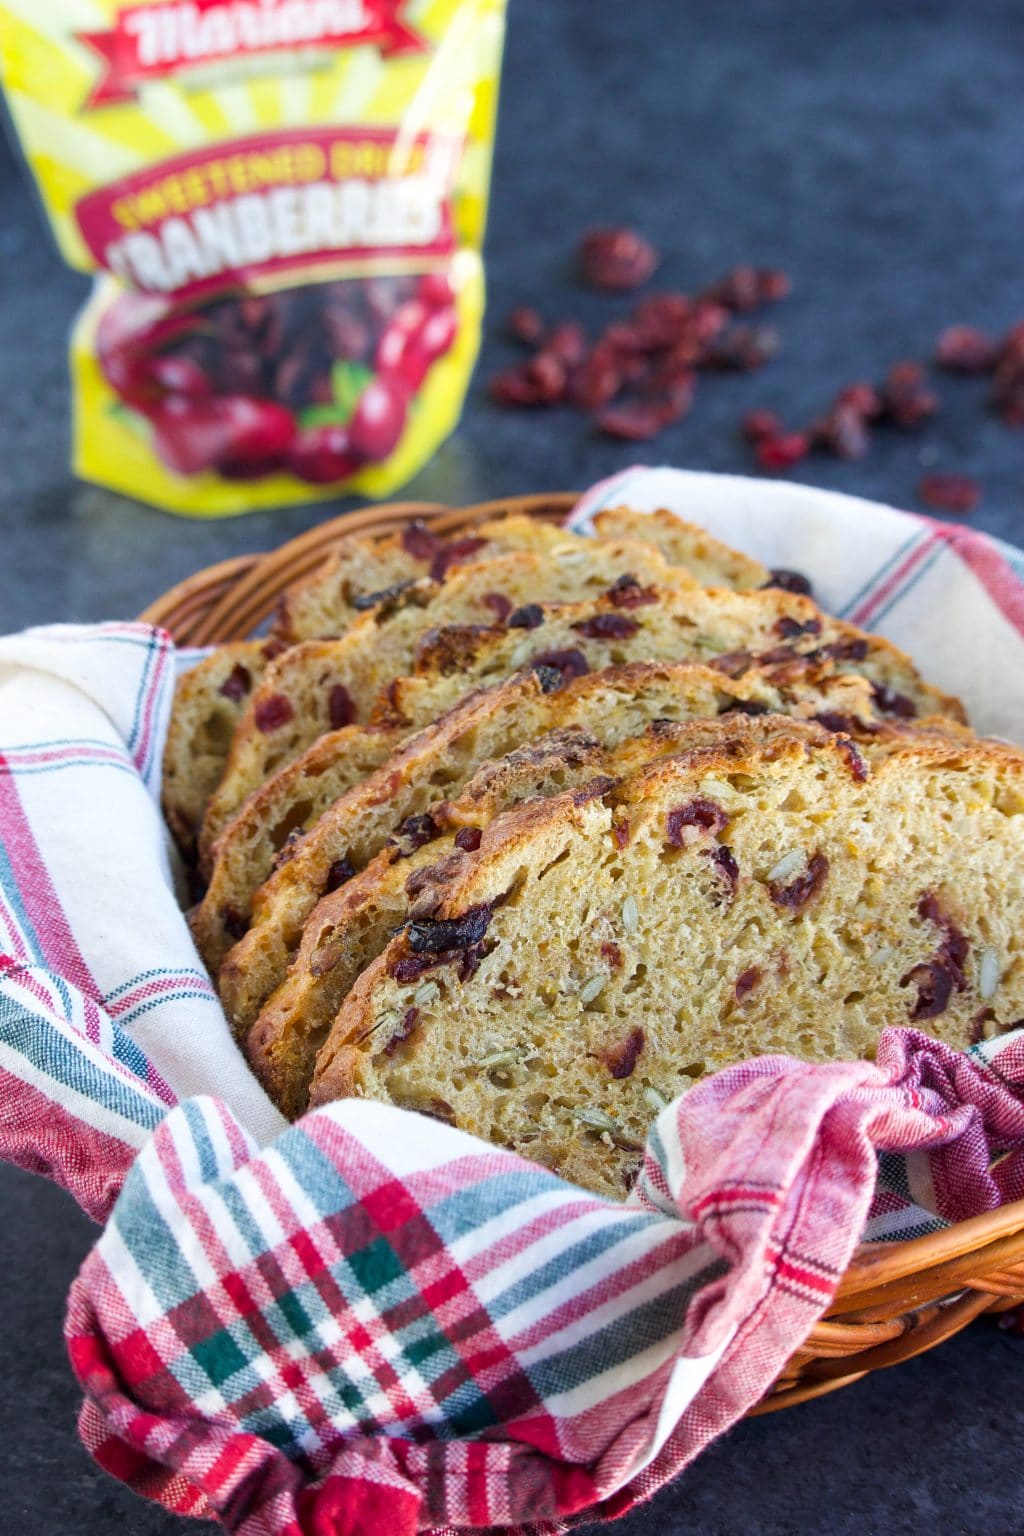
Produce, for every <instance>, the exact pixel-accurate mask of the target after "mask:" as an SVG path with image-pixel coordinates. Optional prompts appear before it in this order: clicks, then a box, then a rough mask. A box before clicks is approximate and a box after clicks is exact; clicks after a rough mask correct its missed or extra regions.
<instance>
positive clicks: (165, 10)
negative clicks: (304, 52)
mask: <svg viewBox="0 0 1024 1536" xmlns="http://www.w3.org/2000/svg"><path fill="white" fill-rule="evenodd" d="M406 3H407V0H169V3H167V4H157V5H130V6H126V7H125V8H124V9H123V10H120V11H118V13H117V17H116V20H115V23H114V26H113V27H111V28H109V29H108V30H105V31H101V32H79V33H77V36H78V38H79V41H81V42H83V43H87V44H88V45H89V46H90V47H91V48H92V49H94V50H95V52H96V53H98V54H99V56H100V58H101V59H102V60H103V64H104V73H103V74H102V75H101V77H100V79H99V80H98V81H97V82H96V84H95V85H94V86H93V89H92V91H91V92H90V94H89V97H88V99H87V101H86V103H85V105H86V107H103V106H112V105H115V104H116V103H118V102H125V101H132V100H134V98H135V96H136V95H137V93H138V89H139V86H140V85H142V84H144V83H145V82H146V81H147V80H159V79H163V78H165V77H166V76H168V75H175V74H179V73H180V72H182V71H183V70H190V69H197V68H199V67H201V66H203V65H207V64H216V63H224V62H226V61H228V60H233V59H238V58H244V57H249V56H252V55H255V54H264V53H280V52H284V51H294V50H295V49H297V48H301V49H312V50H316V49H320V50H324V49H327V50H331V51H332V52H333V51H337V50H338V49H341V48H358V47H361V46H372V47H376V48H378V49H379V50H380V52H381V53H382V54H383V55H385V57H386V56H388V55H390V54H393V53H410V52H416V53H418V52H422V51H423V50H424V49H425V48H426V46H427V44H426V42H425V40H424V39H423V38H422V37H420V36H419V34H418V33H417V32H415V31H414V30H413V29H412V28H411V27H410V26H408V25H407V23H406V22H404V21H403V20H402V18H401V14H400V13H401V12H402V10H404V8H405V5H406Z"/></svg>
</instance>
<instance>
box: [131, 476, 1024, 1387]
mask: <svg viewBox="0 0 1024 1536" xmlns="http://www.w3.org/2000/svg"><path fill="white" fill-rule="evenodd" d="M574 500H575V497H573V496H571V495H564V494H563V495H551V496H520V497H514V498H512V499H510V500H507V501H491V502H485V503H481V504H479V505H477V506H473V507H464V508H461V509H459V510H452V509H451V508H448V507H441V506H437V505H436V504H433V503H425V502H404V503H400V504H392V505H388V506H380V507H368V508H365V509H363V510H361V511H358V512H350V513H346V514H345V515H344V516H342V517H337V518H333V519H332V520H331V521H330V522H325V523H321V524H320V525H319V526H318V527H316V528H313V529H311V530H310V531H309V532H308V533H305V534H303V535H302V536H301V537H300V538H297V539H292V540H290V541H289V543H287V544H284V545H282V546H281V548H280V549H276V550H274V551H273V552H272V553H271V554H266V555H242V556H239V557H238V558H237V559H234V560H225V561H223V562H222V563H221V564H219V565H213V566H210V567H209V568H208V569H207V570H205V571H199V572H198V573H197V574H196V575H195V576H191V577H189V579H188V580H187V581H183V582H181V583H180V584H179V585H178V586H176V587H173V588H172V589H171V591H169V592H167V593H165V594H164V596H163V597H161V598H158V599H157V601H156V602H154V603H151V604H150V606H149V607H148V608H147V609H146V611H145V612H144V613H143V614H141V615H140V617H141V618H142V619H144V620H146V621H147V622H149V623H153V624H160V625H162V626H163V627H164V628H165V629H167V630H169V631H170V633H171V634H172V635H173V637H174V639H175V640H176V641H177V642H178V643H179V644H181V645H206V644H210V643H213V642H217V641H223V640H240V639H244V638H245V637H246V636H247V635H249V634H251V633H252V631H253V630H254V629H256V627H257V626H258V625H259V624H260V623H261V622H262V621H263V620H264V619H265V618H266V617H267V615H268V614H269V613H270V612H271V611H272V609H273V607H274V604H275V603H276V601H277V599H278V597H279V596H280V594H281V593H282V591H283V590H284V589H285V587H287V586H289V585H291V583H292V582H295V581H298V580H300V579H301V578H302V577H303V576H307V575H309V574H310V573H311V572H312V571H313V570H315V569H316V567H317V565H318V564H319V563H320V562H321V561H322V560H323V558H324V557H325V555H326V554H327V553H328V552H329V551H330V549H331V547H332V546H333V545H334V544H335V543H336V542H337V541H338V539H339V538H340V537H342V536H343V535H345V534H350V533H355V532H364V533H387V532H390V531H391V530H393V529H395V528H397V527H400V526H401V525H402V524H404V523H406V522H407V521H408V520H409V519H410V518H413V517H421V518H423V519H424V520H425V521H427V522H428V523H430V525H431V527H433V528H435V529H436V530H437V531H438V532H451V531H453V530H456V529H462V528H470V527H472V526H473V525H474V524H476V523H480V522H484V521H486V519H488V518H491V517H495V516H497V515H499V514H500V513H503V512H516V513H527V514H529V515H530V516H532V517H539V518H544V519H546V520H547V521H551V522H557V521H559V520H560V519H561V518H563V517H565V516H566V514H567V513H568V512H569V510H570V509H571V507H572V505H573V503H574ZM1022 1301H1024V1201H1019V1202H1017V1203H1016V1204H1013V1205H1007V1206H1004V1207H1003V1208H1002V1209H1001V1210H997V1211H991V1212H988V1213H987V1214H985V1215H983V1216H977V1217H974V1218H973V1219H972V1220H970V1221H963V1222H960V1223H959V1224H958V1225H957V1226H955V1227H950V1228H948V1229H947V1230H945V1231H943V1232H937V1233H934V1234H932V1235H931V1236H929V1237H921V1238H915V1239H913V1240H911V1241H909V1242H902V1243H874V1244H872V1243H868V1244H864V1245H863V1246H862V1247H861V1248H860V1249H859V1250H858V1252H857V1253H856V1254H855V1256H854V1258H853V1261H852V1263H851V1264H850V1267H849V1269H848V1270H847V1272H846V1274H845V1275H844V1277H843V1280H842V1282H841V1284H840V1286H839V1290H838V1293H837V1295H836V1299H835V1301H834V1302H833V1304H832V1306H831V1307H830V1308H829V1310H828V1312H827V1314H826V1316H825V1318H824V1319H823V1320H822V1321H821V1322H820V1323H818V1324H816V1326H815V1327H814V1328H813V1329H812V1330H811V1333H810V1335H809V1337H808V1338H807V1340H806V1341H805V1343H804V1344H803V1346H802V1348H800V1349H799V1350H797V1352H796V1354H794V1355H793V1357H792V1359H791V1360H790V1361H789V1364H788V1365H787V1367H786V1369H785V1370H784V1371H783V1373H782V1375H781V1376H780V1377H779V1379H778V1381H777V1382H776V1383H775V1386H774V1387H773V1389H772V1391H771V1392H770V1393H769V1394H768V1395H767V1396H766V1397H765V1398H764V1400H763V1401H762V1402H761V1403H759V1404H758V1406H757V1408H755V1409H754V1410H753V1411H754V1412H755V1413H771V1412H773V1411H774V1410H775V1409H777V1408H787V1407H789V1406H790V1405H791V1404H794V1403H801V1402H804V1401H805V1400H806V1399H808V1398H812V1397H819V1396H821V1395H822V1394H823V1393H825V1392H832V1391H835V1389H836V1388H837V1387H842V1386H846V1385H847V1383H849V1382H852V1381H857V1380H858V1379H859V1378H860V1377H862V1376H866V1375H867V1374H868V1372H869V1371H874V1370H880V1369H882V1368H883V1367H885V1366H889V1365H896V1364H898V1363H899V1362H900V1361H901V1360H909V1359H910V1358H911V1357H912V1356H914V1355H919V1354H922V1353H923V1352H924V1351H925V1350H927V1349H931V1348H932V1347H933V1346H934V1345H936V1344H938V1343H940V1342H941V1341H942V1340H943V1339H946V1338H949V1337H950V1335H951V1334H954V1333H958V1332H959V1330H960V1329H961V1328H963V1327H965V1326H966V1324H967V1323H969V1322H970V1321H971V1319H972V1318H975V1317H977V1316H978V1315H979V1313H981V1312H1002V1311H1007V1310H1008V1309H1009V1308H1011V1307H1013V1306H1016V1305H1017V1304H1019V1303H1020V1302H1022Z"/></svg>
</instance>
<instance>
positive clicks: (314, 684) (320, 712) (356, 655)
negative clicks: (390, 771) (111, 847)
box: [199, 539, 701, 875]
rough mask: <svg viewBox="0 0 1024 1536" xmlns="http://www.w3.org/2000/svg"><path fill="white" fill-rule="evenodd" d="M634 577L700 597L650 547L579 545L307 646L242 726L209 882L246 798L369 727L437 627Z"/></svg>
mask: <svg viewBox="0 0 1024 1536" xmlns="http://www.w3.org/2000/svg"><path fill="white" fill-rule="evenodd" d="M627 576H629V577H630V578H631V580H633V581H635V582H636V583H637V584H638V590H639V584H640V583H654V582H657V583H658V584H659V585H660V586H662V587H667V588H671V589H674V590H681V589H685V590H690V591H692V592H693V594H694V595H695V596H698V595H700V593H701V589H700V588H699V587H696V586H695V585H694V582H693V578H692V577H691V576H690V574H689V572H687V571H677V570H676V569H675V568H674V567H672V566H669V565H667V564H666V563H665V561H664V559H663V558H662V556H661V555H660V554H658V552H657V550H655V549H653V548H652V546H650V545H648V544H634V543H630V542H629V541H626V540H615V541H612V540H609V541H606V542H598V541H595V540H593V539H577V540H576V541H575V543H574V544H573V545H570V546H567V547H566V549H565V551H564V553H562V554H559V553H558V552H557V551H555V550H550V551H548V552H547V553H546V554H543V555H539V554H532V553H516V554H507V555H499V556H496V557H495V558H494V559H493V560H484V561H480V562H473V563H471V564H469V565H464V566H459V567H458V568H457V569H456V570H455V571H453V573H452V574H451V576H450V577H448V579H447V580H445V581H443V582H440V583H438V582H432V581H423V582H417V583H414V584H413V585H412V586H411V587H406V588H404V589H403V590H402V591H400V592H398V593H397V594H396V595H395V596H394V598H393V599H391V600H389V601H388V602H387V603H381V604H378V606H377V607H376V608H374V609H373V610H372V611H371V612H369V613H366V614H364V615H363V616H362V618H361V619H360V620H359V621H358V622H357V623H355V624H353V625H352V626H351V627H350V629H349V630H348V631H347V633H346V634H345V635H344V636H343V637H342V638H341V639H340V640H308V641H305V642H303V643H302V644H300V645H295V646H292V647H291V648H290V649H288V650H286V651H285V652H284V653H283V654H282V655H281V656H279V657H278V659H277V661H276V662H275V663H274V664H273V665H272V666H271V667H270V668H269V669H268V670H267V673H266V676H265V678H264V680H263V683H262V685H261V687H260V688H259V689H257V690H256V692H255V693H254V694H253V696H252V698H251V700H250V702H249V708H248V709H247V711H246V714H245V715H244V717H243V718H242V720H241V721H240V722H239V725H238V728H237V730H236V731H235V735H234V739H233V741H232V743H231V751H230V753H229V755H228V760H227V763H226V765H225V769H224V774H223V777H222V779H221V782H220V784H219V786H218V788H217V790H216V792H215V794H213V795H212V796H211V798H210V801H209V804H208V806H207V810H206V816H205V818H204V821H203V828H202V832H201V834H200V839H199V853H200V868H201V870H202V872H203V873H204V875H206V874H208V873H209V870H210V867H211V855H212V850H213V844H214V842H215V840H216V838H217V837H218V836H219V834H220V832H221V831H222V829H223V828H224V827H225V826H226V825H227V823H228V821H230V820H231V818H232V817H233V816H234V815H235V814H236V813H237V812H238V810H239V808H240V806H241V805H242V804H243V802H244V801H245V799H246V797H247V796H248V795H250V794H252V792H253V791H254V790H256V789H258V788H259V786H260V785H261V784H262V783H264V782H265V781H266V779H267V778H268V777H269V776H270V774H271V773H273V772H274V771H275V770H276V769H277V768H279V767H281V766H282V765H283V764H284V763H287V762H290V761H291V760H292V759H293V758H295V757H297V756H298V755H299V753H300V752H302V751H304V749H305V748H306V747H308V746H310V745H311V744H312V742H314V741H315V740H316V739H317V737H319V736H322V735H323V734H324V732H325V731H329V730H331V729H336V728H338V727H340V726H342V725H349V724H353V723H356V722H361V721H365V720H366V719H367V718H368V715H369V711H370V709H371V707H372V704H373V700H374V698H375V696H376V694H377V693H378V691H379V690H380V688H381V687H382V686H384V685H385V684H386V683H387V682H388V681H389V680H390V679H391V678H394V677H397V676H401V674H402V673H404V672H407V671H408V670H409V667H410V665H411V663H412V659H413V656H414V654H415V650H416V643H417V641H418V640H419V638H420V636H421V635H422V634H423V633H424V632H425V631H426V630H428V629H430V628H431V627H432V626H433V625H437V624H450V623H467V622H468V623H483V624H484V625H499V624H500V623H501V621H502V620H503V619H505V618H506V617H508V616H509V615H510V614H511V613H512V612H513V611H514V610H515V609H516V608H518V607H520V606H521V605H522V604H524V603H528V602H533V601H546V602H569V601H575V600H578V599H581V598H585V597H587V596H588V595H591V594H592V595H594V596H596V595H597V594H598V593H599V592H603V591H607V590H608V588H609V587H611V586H612V585H613V584H614V583H615V582H616V581H619V580H621V579H624V578H625V577H627Z"/></svg>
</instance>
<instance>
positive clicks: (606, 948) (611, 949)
mask: <svg viewBox="0 0 1024 1536" xmlns="http://www.w3.org/2000/svg"><path fill="white" fill-rule="evenodd" d="M601 954H602V955H603V956H604V958H605V959H606V960H607V961H608V964H609V965H610V966H611V968H612V970H613V971H618V970H621V969H622V950H621V949H620V948H619V946H618V945H617V944H614V943H613V942H612V941H611V940H610V939H605V941H604V943H603V944H602V945H601Z"/></svg>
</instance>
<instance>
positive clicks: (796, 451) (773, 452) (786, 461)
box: [754, 432, 811, 474]
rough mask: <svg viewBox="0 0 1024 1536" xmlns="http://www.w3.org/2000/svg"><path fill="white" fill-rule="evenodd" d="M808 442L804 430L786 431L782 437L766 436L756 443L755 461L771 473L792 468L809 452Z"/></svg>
mask: <svg viewBox="0 0 1024 1536" xmlns="http://www.w3.org/2000/svg"><path fill="white" fill-rule="evenodd" d="M810 446H811V445H810V443H809V442H808V440H807V435H806V433H804V432H787V433H785V435H784V436H782V437H767V438H765V439H764V440H763V442H760V443H758V444H757V447H756V448H755V450H754V451H755V453H756V454H757V462H758V463H759V464H760V466H761V468H762V469H766V470H768V471H769V473H771V474H778V473H780V472H781V471H782V470H784V469H792V468H793V465H794V464H799V463H800V461H801V459H805V458H806V457H807V455H808V453H809V452H810Z"/></svg>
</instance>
